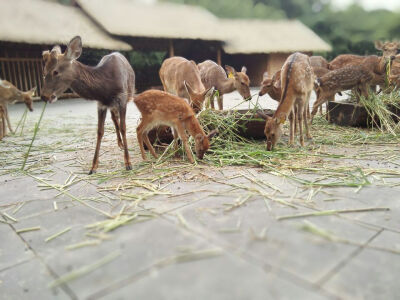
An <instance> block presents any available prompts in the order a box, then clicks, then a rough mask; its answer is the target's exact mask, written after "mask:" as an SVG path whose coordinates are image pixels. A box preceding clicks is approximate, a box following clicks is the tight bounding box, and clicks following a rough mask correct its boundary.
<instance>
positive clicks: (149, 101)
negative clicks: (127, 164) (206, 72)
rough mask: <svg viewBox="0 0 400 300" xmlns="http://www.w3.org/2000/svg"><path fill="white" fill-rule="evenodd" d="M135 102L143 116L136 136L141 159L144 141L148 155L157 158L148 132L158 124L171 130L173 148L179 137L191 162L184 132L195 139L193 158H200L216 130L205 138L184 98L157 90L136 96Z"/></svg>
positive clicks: (143, 153) (192, 161)
mask: <svg viewBox="0 0 400 300" xmlns="http://www.w3.org/2000/svg"><path fill="white" fill-rule="evenodd" d="M134 102H135V104H136V106H137V108H138V109H139V111H140V113H141V114H142V119H141V121H140V124H139V125H138V127H137V128H136V133H137V139H138V143H139V147H140V151H141V153H142V158H143V160H146V154H145V152H144V147H143V142H145V143H146V146H147V149H149V151H150V153H151V154H152V155H153V156H154V157H155V158H157V154H156V152H155V151H154V148H153V146H152V145H151V143H150V141H149V137H148V132H149V131H150V130H151V129H153V128H154V127H156V126H158V125H167V126H170V127H171V128H172V129H173V134H174V143H175V145H177V138H178V136H179V137H180V139H181V140H182V142H183V145H184V147H185V152H186V155H187V157H188V159H189V161H190V162H191V163H194V159H193V156H192V152H191V150H190V147H189V144H188V138H187V136H186V133H185V131H187V132H188V133H189V134H190V135H191V136H192V137H193V138H194V141H195V152H196V156H197V157H198V158H199V159H202V158H203V156H204V153H205V152H206V151H207V150H208V149H209V148H210V144H209V139H210V138H212V137H213V136H214V135H215V134H216V133H217V131H215V130H214V131H212V132H210V133H209V134H208V135H206V134H205V133H204V131H203V128H201V126H200V124H199V121H198V120H197V119H196V116H195V114H194V111H193V109H192V108H191V107H190V105H189V104H188V103H187V102H186V101H185V99H183V98H180V97H178V96H175V95H172V94H169V93H167V92H163V91H159V90H148V91H145V92H143V93H141V94H140V95H138V96H136V97H135V99H134Z"/></svg>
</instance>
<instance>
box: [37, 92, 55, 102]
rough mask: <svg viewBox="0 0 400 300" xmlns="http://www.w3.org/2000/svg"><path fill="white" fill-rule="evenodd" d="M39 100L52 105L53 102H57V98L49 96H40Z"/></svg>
mask: <svg viewBox="0 0 400 300" xmlns="http://www.w3.org/2000/svg"><path fill="white" fill-rule="evenodd" d="M40 98H41V99H42V100H43V101H46V102H49V103H53V102H56V101H57V96H56V95H54V94H53V95H50V96H48V95H41V96H40Z"/></svg>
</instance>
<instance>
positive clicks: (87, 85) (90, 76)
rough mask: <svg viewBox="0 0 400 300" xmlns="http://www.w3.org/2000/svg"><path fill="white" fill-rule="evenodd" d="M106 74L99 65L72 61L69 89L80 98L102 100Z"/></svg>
mask: <svg viewBox="0 0 400 300" xmlns="http://www.w3.org/2000/svg"><path fill="white" fill-rule="evenodd" d="M105 75H107V74H106V73H105V72H104V70H102V68H101V67H90V66H86V65H84V64H82V63H80V62H78V61H74V62H73V78H74V80H73V81H72V83H71V89H72V90H73V91H74V92H75V93H77V94H78V95H79V96H81V97H82V98H85V99H87V100H98V101H101V102H102V96H101V95H102V94H103V95H104V94H108V93H106V92H105V89H106V86H107V84H106V81H108V80H107V77H105Z"/></svg>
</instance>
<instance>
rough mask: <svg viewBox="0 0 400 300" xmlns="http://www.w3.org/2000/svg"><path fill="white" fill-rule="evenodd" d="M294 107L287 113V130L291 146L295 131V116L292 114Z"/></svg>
mask: <svg viewBox="0 0 400 300" xmlns="http://www.w3.org/2000/svg"><path fill="white" fill-rule="evenodd" d="M294 115H295V114H294V108H293V109H292V110H291V111H290V113H289V123H290V131H289V146H293V144H294V131H295V123H296V121H295V116H294Z"/></svg>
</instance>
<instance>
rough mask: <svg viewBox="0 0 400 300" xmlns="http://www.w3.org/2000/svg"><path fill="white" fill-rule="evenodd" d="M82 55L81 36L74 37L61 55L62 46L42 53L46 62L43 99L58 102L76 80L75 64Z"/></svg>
mask: <svg viewBox="0 0 400 300" xmlns="http://www.w3.org/2000/svg"><path fill="white" fill-rule="evenodd" d="M81 54H82V40H81V37H80V36H76V37H74V38H73V39H72V40H71V41H70V42H69V43H68V46H67V49H66V50H65V52H64V53H61V48H60V46H54V47H53V49H52V50H51V51H44V52H43V53H42V55H43V60H44V70H43V75H44V82H43V88H42V94H41V98H42V100H44V101H48V102H50V103H52V102H55V101H57V97H59V96H60V95H61V94H62V93H63V92H65V91H66V90H67V89H68V88H69V87H70V86H71V84H72V82H73V81H74V79H75V76H74V69H73V62H74V61H75V60H76V59H78V58H79V56H80V55H81Z"/></svg>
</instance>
